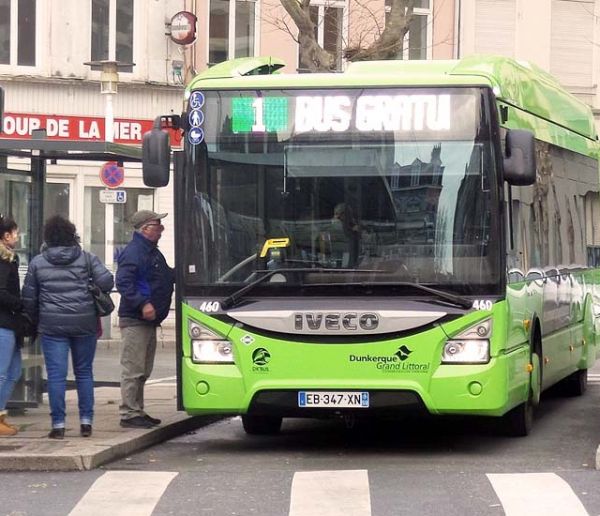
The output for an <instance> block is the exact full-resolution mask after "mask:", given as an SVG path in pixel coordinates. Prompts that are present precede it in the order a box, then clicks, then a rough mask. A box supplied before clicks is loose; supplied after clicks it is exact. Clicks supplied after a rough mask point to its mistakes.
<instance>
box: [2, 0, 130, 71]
mask: <svg viewBox="0 0 600 516" xmlns="http://www.w3.org/2000/svg"><path fill="white" fill-rule="evenodd" d="M0 1H1V0H0ZM133 1H134V0H92V41H91V49H92V53H91V58H92V61H104V60H111V61H114V60H116V61H119V62H121V63H133ZM93 69H94V70H100V69H101V68H100V67H93ZM119 71H123V72H132V71H133V66H129V67H122V68H120V69H119Z"/></svg>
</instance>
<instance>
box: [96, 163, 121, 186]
mask: <svg viewBox="0 0 600 516" xmlns="http://www.w3.org/2000/svg"><path fill="white" fill-rule="evenodd" d="M100 181H102V184H103V185H105V186H106V187H108V188H118V187H119V186H121V185H122V184H123V181H125V171H124V170H123V167H120V166H119V164H118V163H117V162H116V161H107V162H106V163H105V164H104V165H102V168H101V169H100Z"/></svg>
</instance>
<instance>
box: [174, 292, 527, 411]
mask: <svg viewBox="0 0 600 516" xmlns="http://www.w3.org/2000/svg"><path fill="white" fill-rule="evenodd" d="M507 309H508V305H507V303H506V302H505V301H502V302H499V303H496V304H494V305H493V309H492V311H473V312H471V313H468V314H466V315H465V316H463V317H461V318H459V319H457V320H454V321H452V322H449V323H447V324H444V325H443V328H442V327H435V328H433V329H430V330H427V331H424V332H422V333H419V334H416V335H412V336H409V337H404V338H396V339H381V340H375V339H374V340H373V341H372V342H369V343H361V344H356V343H352V344H335V345H326V344H321V343H314V342H310V343H309V342H306V343H302V342H298V341H294V342H292V341H286V340H284V339H283V338H282V339H274V338H271V337H267V336H264V335H261V334H260V333H258V332H251V331H247V330H245V329H241V328H239V327H237V326H235V325H234V324H227V323H224V322H222V321H220V320H218V319H215V318H214V317H211V316H210V315H207V314H205V313H202V312H199V311H197V310H195V309H193V308H191V307H190V306H189V305H187V304H184V305H183V307H182V310H183V317H182V324H183V328H182V335H183V339H182V348H183V364H182V369H183V374H182V378H183V379H184V382H183V386H182V392H183V401H184V406H185V408H186V411H187V412H188V413H190V414H203V413H218V412H223V413H235V414H243V413H245V412H246V411H247V410H248V407H249V405H250V402H251V400H252V397H253V396H254V395H255V394H256V393H257V392H259V391H261V390H273V389H283V390H306V389H308V390H310V389H315V390H319V389H321V390H340V389H341V390H371V389H373V390H381V389H386V390H405V391H411V392H414V393H416V394H417V395H418V396H419V398H420V399H421V400H422V401H423V404H424V406H425V407H426V408H427V410H428V411H429V412H431V413H432V414H455V413H456V414H458V413H469V414H478V415H493V416H498V415H501V414H504V413H505V412H506V411H507V410H509V409H510V408H512V407H514V406H516V405H518V404H519V403H521V402H522V400H523V399H524V398H526V396H527V393H528V389H529V373H528V372H527V364H528V363H529V346H528V342H527V335H526V333H525V332H524V331H523V324H522V321H520V322H519V323H518V325H517V324H516V323H515V326H519V327H520V328H521V332H520V333H519V332H518V331H513V333H514V335H513V338H512V339H511V340H510V344H509V346H510V349H508V348H507V346H506V342H507V339H506V335H507V332H508V331H509V329H508V328H507V327H505V321H507V320H508V318H507V316H506V312H507ZM490 316H492V317H493V321H494V322H493V325H494V327H493V338H492V341H491V347H492V359H491V360H490V362H489V363H487V364H473V365H448V364H440V356H441V349H442V346H443V345H444V343H445V342H446V340H447V334H449V335H453V334H458V333H460V332H461V331H463V330H464V329H466V328H468V327H469V326H471V325H473V324H475V323H476V322H477V321H480V320H483V319H486V318H488V317H490ZM190 318H191V319H192V320H194V321H197V322H199V323H201V324H202V325H204V326H206V327H207V328H209V329H211V330H212V331H214V332H216V333H218V334H220V335H222V336H223V337H226V338H227V339H228V340H229V341H230V342H231V343H232V344H233V355H234V358H235V364H234V365H231V364H213V365H211V364H201V365H200V364H194V363H193V362H192V360H191V341H190V337H189V336H188V331H187V326H188V321H189V319H190ZM513 330H514V329H513ZM247 335H250V336H251V337H252V338H253V342H252V344H250V345H246V344H244V343H243V342H242V338H243V337H245V336H247ZM402 345H406V346H408V347H409V348H410V349H411V351H412V353H411V354H410V357H409V358H408V359H407V360H406V361H405V362H401V361H398V360H395V361H390V362H363V361H359V360H352V359H351V357H360V356H368V355H376V356H385V357H390V359H393V357H394V354H395V353H396V352H397V351H398V348H399V347H400V346H402ZM258 348H265V349H267V350H268V352H269V353H270V355H271V360H270V362H269V363H268V364H267V365H266V366H255V365H254V364H253V362H252V353H253V352H254V351H255V350H256V349H258ZM199 382H202V385H203V386H204V385H205V384H208V386H209V390H208V392H207V393H206V394H200V393H199V390H198V389H197V386H198V383H199ZM472 382H478V383H479V384H480V385H481V393H480V394H478V395H473V394H471V393H470V391H469V385H470V384H471V383H472Z"/></svg>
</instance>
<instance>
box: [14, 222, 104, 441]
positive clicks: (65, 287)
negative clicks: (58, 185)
mask: <svg viewBox="0 0 600 516" xmlns="http://www.w3.org/2000/svg"><path fill="white" fill-rule="evenodd" d="M44 241H45V243H44V245H43V246H42V254H39V255H38V256H36V257H35V258H34V259H33V260H31V263H30V264H29V269H28V271H27V276H26V277H25V284H24V286H23V304H24V306H25V311H26V312H27V314H28V315H29V316H30V317H31V318H32V319H33V320H34V321H36V322H37V324H38V333H39V334H40V336H41V341H42V350H43V352H44V361H45V362H46V371H47V373H48V398H49V401H50V411H51V412H50V415H51V417H52V430H51V432H50V433H49V434H48V437H50V438H51V439H62V438H63V437H64V435H65V389H66V381H67V370H68V360H69V351H71V353H72V359H73V372H74V373H75V383H76V385H77V398H78V400H79V422H80V425H81V426H80V432H81V435H82V436H83V437H89V436H90V435H91V434H92V420H93V416H94V375H93V371H92V363H93V360H94V355H95V353H96V341H97V338H98V337H97V331H98V316H97V315H96V308H95V305H94V301H93V298H92V295H91V294H90V291H89V288H88V287H89V279H90V273H91V276H92V278H93V281H94V283H95V284H96V286H97V287H98V288H100V290H102V291H103V292H109V291H110V290H111V289H112V287H113V285H114V279H113V275H112V274H111V273H110V272H109V271H108V269H107V268H106V267H105V266H104V265H103V264H102V263H101V262H100V260H99V259H98V257H96V256H95V255H93V254H90V253H86V252H85V251H83V250H82V249H81V247H80V245H79V241H78V237H77V233H76V230H75V226H74V225H73V223H71V222H70V221H68V220H67V219H65V218H63V217H61V216H59V215H55V216H54V217H51V218H50V219H48V221H47V222H46V224H45V225H44Z"/></svg>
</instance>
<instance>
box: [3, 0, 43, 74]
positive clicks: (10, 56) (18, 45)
mask: <svg viewBox="0 0 600 516" xmlns="http://www.w3.org/2000/svg"><path fill="white" fill-rule="evenodd" d="M36 14H37V13H36V2H35V0H0V64H5V65H17V66H35V64H36V63H35V58H36V56H35V46H36Z"/></svg>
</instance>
